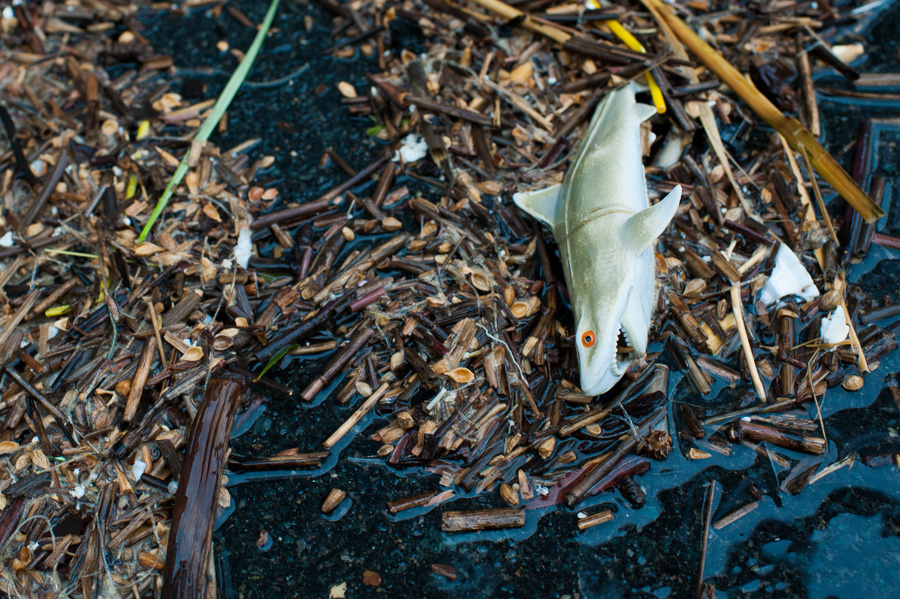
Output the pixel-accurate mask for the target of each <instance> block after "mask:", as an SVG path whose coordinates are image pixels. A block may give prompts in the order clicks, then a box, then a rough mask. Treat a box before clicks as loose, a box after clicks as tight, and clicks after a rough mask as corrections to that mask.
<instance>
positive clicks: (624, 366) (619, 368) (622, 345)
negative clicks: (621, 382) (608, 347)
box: [610, 324, 641, 377]
mask: <svg viewBox="0 0 900 599" xmlns="http://www.w3.org/2000/svg"><path fill="white" fill-rule="evenodd" d="M640 358H641V356H640V354H639V353H638V351H637V350H636V349H634V346H633V344H632V343H631V340H630V339H629V338H628V331H626V330H625V327H624V325H621V324H620V325H619V335H618V337H617V339H616V353H615V356H614V357H613V359H612V364H611V365H610V370H611V371H612V373H613V374H614V375H616V376H619V377H620V376H622V375H624V374H625V371H626V370H628V368H629V367H630V366H631V365H632V364H634V363H635V362H636V361H638V360H639V359H640Z"/></svg>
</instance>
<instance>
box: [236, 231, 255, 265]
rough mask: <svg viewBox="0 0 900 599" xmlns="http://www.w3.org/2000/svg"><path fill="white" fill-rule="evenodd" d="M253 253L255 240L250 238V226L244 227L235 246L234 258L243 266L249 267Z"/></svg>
mask: <svg viewBox="0 0 900 599" xmlns="http://www.w3.org/2000/svg"><path fill="white" fill-rule="evenodd" d="M252 254H253V241H252V240H251V239H250V227H243V228H241V232H240V234H238V242H237V245H236V246H235V248H234V259H235V260H236V261H237V263H238V265H239V266H240V267H241V268H247V264H248V263H249V262H250V256H251V255H252Z"/></svg>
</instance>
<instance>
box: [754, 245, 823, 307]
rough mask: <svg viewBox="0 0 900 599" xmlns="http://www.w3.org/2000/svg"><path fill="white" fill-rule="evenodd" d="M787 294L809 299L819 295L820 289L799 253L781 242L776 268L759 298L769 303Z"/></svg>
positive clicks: (776, 256) (776, 257) (776, 258)
mask: <svg viewBox="0 0 900 599" xmlns="http://www.w3.org/2000/svg"><path fill="white" fill-rule="evenodd" d="M786 295H799V296H800V297H802V298H803V300H804V301H809V300H811V299H813V298H815V297H819V290H818V288H817V287H816V284H815V283H813V280H812V277H811V276H809V272H807V270H806V269H805V268H804V267H803V264H802V263H801V262H800V259H799V258H797V255H796V254H794V252H792V251H791V250H790V249H789V248H788V247H787V246H786V245H784V244H781V247H779V248H778V253H777V254H776V255H775V268H773V269H772V274H771V275H770V276H769V280H768V281H766V284H765V285H763V288H762V292H761V293H760V295H759V299H761V300H762V301H763V302H764V303H765V304H766V305H769V304H774V303H775V302H777V301H778V300H780V299H781V298H783V297H784V296H786Z"/></svg>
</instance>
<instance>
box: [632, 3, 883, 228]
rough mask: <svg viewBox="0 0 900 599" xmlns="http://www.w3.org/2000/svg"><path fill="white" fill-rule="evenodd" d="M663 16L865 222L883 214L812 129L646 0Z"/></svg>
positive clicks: (659, 6) (660, 7) (682, 24)
mask: <svg viewBox="0 0 900 599" xmlns="http://www.w3.org/2000/svg"><path fill="white" fill-rule="evenodd" d="M647 2H648V4H649V5H652V6H653V7H654V8H655V9H656V10H657V11H658V12H659V14H660V15H661V16H662V18H663V19H664V20H665V22H666V24H667V25H668V26H669V27H670V28H671V29H672V31H673V32H674V33H675V35H676V36H678V38H679V39H680V40H681V41H682V42H683V43H684V45H685V46H687V47H688V49H690V51H691V52H693V53H694V55H695V56H696V57H697V58H699V59H700V61H701V62H702V63H703V64H704V65H706V67H707V68H709V70H711V71H712V72H713V73H715V75H716V76H717V77H718V78H719V80H720V81H722V82H723V83H725V84H726V85H728V87H730V88H731V89H732V90H734V92H735V93H736V94H737V95H738V96H739V97H740V98H741V99H742V100H743V101H744V102H746V103H747V105H748V106H749V107H750V108H752V109H753V111H754V112H755V113H756V114H757V115H759V117H760V118H762V119H763V120H764V121H766V122H767V123H768V124H769V125H771V126H772V127H773V128H775V130H776V131H778V132H779V133H780V134H781V135H783V136H784V137H785V139H787V140H788V143H790V145H791V147H792V148H794V149H795V150H796V151H798V152H800V153H801V154H803V153H807V154H808V155H809V160H810V162H811V163H812V165H813V168H815V169H816V172H818V173H819V174H820V175H822V178H824V179H825V180H826V181H828V183H829V184H831V186H832V187H833V188H834V189H835V191H837V192H838V193H839V194H841V196H842V197H843V198H844V199H845V200H847V203H848V204H850V205H851V206H853V208H855V209H856V211H857V212H859V214H860V216H862V217H863V218H864V219H865V220H866V221H867V222H874V221H876V220H878V219H879V218H881V217H882V216H884V211H883V210H882V209H881V207H879V206H878V205H877V204H875V202H873V201H872V198H870V197H869V196H868V195H867V194H866V192H865V191H863V190H862V188H861V187H860V186H859V185H858V184H857V183H856V181H854V180H853V179H852V178H851V177H850V175H848V174H847V171H845V170H844V169H843V168H842V167H841V165H840V164H838V162H837V161H836V160H835V159H834V158H833V157H832V156H831V154H829V153H828V151H827V150H826V149H825V148H823V147H822V145H821V144H820V143H819V142H818V141H817V140H816V138H815V137H814V136H813V134H812V133H810V132H809V130H807V129H806V127H804V126H803V124H802V123H800V121H798V120H797V119H795V118H793V117H789V116H786V115H785V114H784V113H782V112H781V111H780V110H778V108H776V107H775V105H774V104H772V102H771V101H769V99H768V98H766V97H765V96H764V95H763V94H762V93H760V92H759V90H758V89H756V87H755V86H754V85H753V83H751V82H750V80H749V79H746V78H745V77H744V76H743V75H742V74H741V73H740V72H739V71H738V70H737V69H735V68H734V67H733V66H731V63H729V62H728V61H727V60H725V58H724V57H723V56H722V55H721V54H719V53H718V52H716V51H715V50H714V49H713V48H712V47H711V46H710V45H709V44H707V43H706V42H704V41H703V40H702V39H700V36H698V35H697V34H696V33H694V30H693V29H691V28H690V27H689V26H688V25H687V23H685V22H684V21H682V20H681V19H680V18H678V17H677V16H676V15H675V14H674V13H673V12H672V11H671V10H670V9H669V7H668V6H666V5H664V4H663V3H662V2H660V0H647Z"/></svg>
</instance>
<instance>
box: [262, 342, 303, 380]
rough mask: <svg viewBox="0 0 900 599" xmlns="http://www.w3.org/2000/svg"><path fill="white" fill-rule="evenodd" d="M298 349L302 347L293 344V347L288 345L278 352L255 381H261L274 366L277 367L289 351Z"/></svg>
mask: <svg viewBox="0 0 900 599" xmlns="http://www.w3.org/2000/svg"><path fill="white" fill-rule="evenodd" d="M298 347H300V346H299V345H298V344H296V343H293V344H291V345H288V346H287V347H285V348H284V349H280V350H278V353H277V354H275V355H274V356H272V359H270V360H269V363H268V364H266V366H265V368H263V369H262V371H261V372H260V373H259V374H258V375H256V379H255V380H257V381H258V380H259V379H261V378H262V377H263V375H264V374H266V373H267V372H269V369H270V368H272V367H273V366H275V365H276V364H278V363H279V362H281V358H283V357H285V356H286V355H287V353H288V352H289V351H291V350H292V349H296V348H298Z"/></svg>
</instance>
